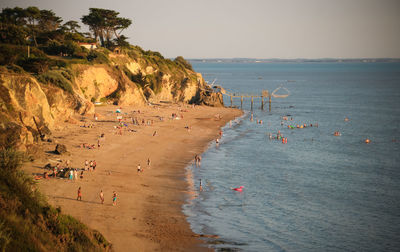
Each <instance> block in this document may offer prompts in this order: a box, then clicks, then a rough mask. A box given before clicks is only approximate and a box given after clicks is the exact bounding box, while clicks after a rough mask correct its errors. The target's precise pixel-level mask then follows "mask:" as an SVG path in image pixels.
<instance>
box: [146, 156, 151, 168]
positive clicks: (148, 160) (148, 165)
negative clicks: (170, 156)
mask: <svg viewBox="0 0 400 252" xmlns="http://www.w3.org/2000/svg"><path fill="white" fill-rule="evenodd" d="M150 163H151V161H150V158H147V168H150Z"/></svg>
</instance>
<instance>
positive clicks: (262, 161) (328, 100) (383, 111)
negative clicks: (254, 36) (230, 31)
mask: <svg viewBox="0 0 400 252" xmlns="http://www.w3.org/2000/svg"><path fill="white" fill-rule="evenodd" d="M192 65H193V68H194V70H195V71H197V72H200V73H202V75H203V77H204V79H205V80H207V81H208V82H209V83H210V84H213V85H219V86H222V87H223V88H224V89H225V90H226V92H227V93H231V94H248V95H252V94H253V95H261V93H262V91H263V90H268V91H269V92H270V93H272V92H273V91H275V94H276V95H281V96H283V97H281V98H279V97H272V98H271V101H272V102H271V110H269V104H268V99H266V103H265V105H264V110H261V100H260V98H257V99H256V98H255V99H254V105H253V109H251V103H250V98H244V101H243V106H242V109H243V111H244V115H243V116H242V117H240V118H237V119H235V120H232V121H231V122H230V123H228V124H227V125H226V126H225V127H224V128H223V129H222V131H223V134H222V137H221V139H220V142H219V144H216V143H215V142H212V143H210V145H209V148H208V149H207V151H206V152H205V153H203V154H202V162H201V166H200V167H196V166H195V164H193V165H190V166H188V167H187V172H188V173H190V174H191V177H192V180H193V182H194V190H195V191H196V196H195V197H194V198H193V199H188V201H187V203H186V204H185V205H184V206H183V212H184V213H185V214H186V216H187V219H188V221H189V223H190V225H191V228H192V230H193V231H194V232H196V233H198V234H201V235H203V236H204V237H205V238H204V239H205V240H206V241H207V242H208V243H207V246H208V247H210V248H213V249H215V250H216V251H374V252H376V251H400V63H376V62H375V63H374V62H367V63H365V62H328V63H324V62H283V63H282V62H272V63H268V62H267V63H262V62H261V63H260V62H201V61H195V62H192ZM280 87H281V88H280ZM278 88H280V89H278ZM276 89H278V90H276ZM285 96H287V97H285ZM224 102H225V105H226V106H230V99H229V97H228V96H224ZM232 105H233V106H236V107H238V108H240V106H241V103H240V98H234V99H233V104H232ZM252 117H253V120H251V118H252ZM285 119H287V120H285ZM260 121H262V124H261V123H260ZM304 124H306V127H304ZM311 124H312V126H311ZM297 125H299V128H298V127H297ZM300 125H303V128H301V127H300ZM278 131H279V132H280V134H281V135H282V136H283V137H285V138H287V143H282V141H281V139H276V137H277V135H278ZM335 131H337V132H339V134H340V135H339V136H334V132H335ZM366 139H369V140H370V143H366V142H365V140H366ZM200 180H201V182H202V190H200ZM239 186H243V190H242V192H238V191H235V190H232V188H237V187H239ZM210 236H213V237H214V238H207V237H210Z"/></svg>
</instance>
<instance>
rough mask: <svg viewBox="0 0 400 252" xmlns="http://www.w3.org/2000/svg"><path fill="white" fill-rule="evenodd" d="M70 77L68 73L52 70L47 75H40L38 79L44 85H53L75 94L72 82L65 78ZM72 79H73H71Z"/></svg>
mask: <svg viewBox="0 0 400 252" xmlns="http://www.w3.org/2000/svg"><path fill="white" fill-rule="evenodd" d="M64 75H66V76H69V74H68V73H67V72H64V71H56V70H51V71H48V72H46V73H43V74H40V75H39V76H38V77H37V78H38V80H39V81H40V82H42V83H44V84H48V83H51V84H53V85H55V86H57V87H59V88H61V89H63V90H65V91H67V92H69V93H71V94H72V93H73V89H72V85H71V82H70V81H69V80H68V79H66V78H65V77H64ZM71 78H72V77H71Z"/></svg>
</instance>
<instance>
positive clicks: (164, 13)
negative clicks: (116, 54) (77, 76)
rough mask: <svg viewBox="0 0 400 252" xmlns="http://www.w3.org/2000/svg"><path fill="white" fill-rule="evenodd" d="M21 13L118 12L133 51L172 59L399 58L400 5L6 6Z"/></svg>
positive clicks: (315, 1) (189, 1)
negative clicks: (135, 47) (29, 10)
mask: <svg viewBox="0 0 400 252" xmlns="http://www.w3.org/2000/svg"><path fill="white" fill-rule="evenodd" d="M16 6H19V7H24V8H25V7H28V6H37V7H39V8H40V9H51V10H53V11H54V12H55V13H56V15H57V16H60V17H61V18H62V19H63V20H64V21H68V20H76V21H80V18H81V17H82V16H83V15H86V14H88V13H89V8H91V7H94V8H104V9H112V10H115V11H117V12H119V13H120V17H125V18H129V19H131V20H132V21H133V24H132V25H131V27H129V28H128V29H127V30H125V31H124V32H123V33H122V34H124V35H125V36H127V37H128V38H129V40H128V41H129V42H130V43H131V44H134V45H139V46H141V47H142V48H143V49H145V50H152V51H159V52H160V53H161V54H163V55H164V56H165V57H168V58H175V57H177V56H183V57H185V58H189V59H190V58H260V59H261V58H263V59H268V58H282V59H295V58H308V59H315V58H400V1H399V0H197V1H195V0H69V1H65V0H1V2H0V8H1V9H2V8H5V7H11V8H13V7H16ZM82 26H83V27H84V25H82ZM84 29H85V30H86V31H87V27H85V28H84Z"/></svg>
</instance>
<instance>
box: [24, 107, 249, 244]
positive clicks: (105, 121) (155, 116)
mask: <svg viewBox="0 0 400 252" xmlns="http://www.w3.org/2000/svg"><path fill="white" fill-rule="evenodd" d="M117 108H118V107H116V106H100V107H97V108H96V113H97V114H98V115H99V116H98V120H97V121H95V119H94V118H93V117H79V118H76V119H77V120H76V122H74V123H71V122H68V123H65V128H64V129H63V130H56V131H55V132H54V133H53V136H52V138H53V140H55V141H57V142H58V143H61V144H65V145H66V147H67V150H68V154H63V155H56V154H53V153H51V151H53V150H54V148H55V145H56V143H54V142H53V143H44V144H43V146H42V147H43V150H44V151H46V152H47V153H46V154H45V155H44V156H43V157H42V158H40V159H38V160H36V161H35V162H33V163H29V164H27V165H26V167H25V168H24V169H25V170H26V171H27V172H28V173H31V174H43V172H44V171H45V170H44V169H43V167H44V165H45V164H47V163H51V164H52V165H55V164H56V162H57V160H63V161H65V160H67V159H68V160H71V167H73V168H79V169H82V168H83V167H84V161H85V160H88V161H90V160H96V163H97V167H96V170H95V171H94V172H87V171H85V172H84V177H83V179H80V178H78V180H77V181H70V180H68V179H54V178H51V179H46V180H45V179H40V180H38V181H39V187H40V189H41V191H42V192H43V193H44V194H45V195H46V196H47V197H48V200H49V202H50V203H51V204H53V205H54V206H61V208H62V211H63V212H64V213H67V214H70V215H72V216H74V217H76V218H78V219H79V220H81V221H82V222H83V223H85V224H86V225H87V226H89V227H91V228H94V229H97V230H99V231H100V232H101V233H102V234H103V235H104V236H105V237H106V239H107V240H108V241H110V242H111V243H112V244H113V248H114V250H115V251H200V250H207V247H206V246H205V245H206V244H205V243H204V242H203V241H201V240H200V239H199V238H198V235H196V234H194V233H193V232H192V231H191V229H190V226H189V223H188V222H187V220H186V218H185V216H184V214H183V213H182V204H183V203H184V201H185V197H186V196H187V195H188V193H190V192H189V191H188V188H189V184H188V182H187V180H185V167H186V166H187V165H188V164H189V163H190V162H192V161H193V158H194V156H195V155H196V154H200V153H202V152H203V151H204V150H205V149H206V148H207V146H208V144H209V143H210V141H213V140H215V139H216V138H217V137H218V135H219V130H220V127H222V126H224V125H225V124H226V123H227V122H229V120H232V119H234V118H235V117H237V116H240V115H241V111H240V110H237V109H229V108H212V107H204V106H196V107H194V108H192V106H187V105H180V106H179V105H176V104H173V105H172V104H161V105H160V106H147V107H141V108H139V107H122V115H123V116H124V118H127V121H126V122H128V123H127V125H128V127H123V128H124V129H123V130H122V135H119V134H118V133H119V130H118V129H115V128H114V126H116V125H118V122H117V119H116V117H117V116H118V114H117V113H115V111H116V109H117ZM137 110H140V111H141V113H140V114H139V113H137ZM133 111H135V112H133ZM172 113H176V114H177V115H178V117H179V118H180V119H179V120H177V119H171V114H172ZM181 115H183V118H181ZM131 117H133V118H134V117H137V118H138V119H140V122H141V119H145V122H146V121H147V120H153V125H146V126H143V125H141V126H136V125H133V124H132V123H131V120H130V118H131ZM160 117H163V121H161V120H160ZM85 123H86V124H88V123H94V127H93V128H84V127H81V126H83V125H84V124H85ZM186 126H189V127H191V129H190V130H188V129H187V128H185V127H186ZM128 128H129V129H132V130H135V131H136V132H131V131H128V130H127V129H128ZM155 131H156V132H157V133H156V135H155V136H153V134H154V132H155ZM102 133H104V134H105V138H104V139H102V140H100V143H101V147H100V148H97V139H98V137H99V135H101V134H102ZM81 143H89V144H95V145H96V148H95V149H87V148H81V147H80V144H81ZM148 158H150V160H151V164H150V167H148V166H147V159H148ZM138 164H140V165H141V167H142V169H143V172H141V173H138V172H137V166H138ZM78 187H81V188H82V201H77V200H76V197H77V190H78ZM100 190H103V192H104V196H105V202H104V204H103V205H102V204H101V203H100V198H99V193H100ZM113 191H116V192H117V194H118V197H117V205H116V206H113V205H112V194H113Z"/></svg>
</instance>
